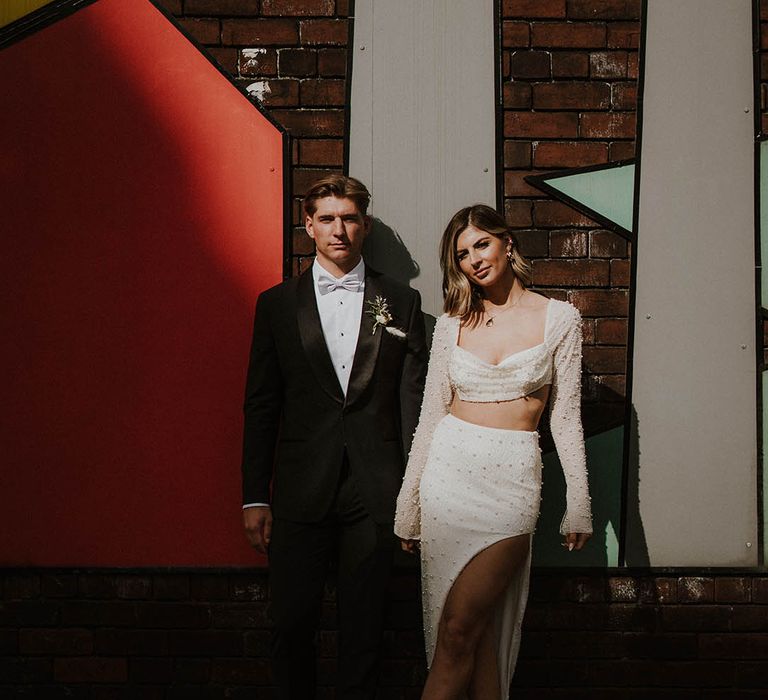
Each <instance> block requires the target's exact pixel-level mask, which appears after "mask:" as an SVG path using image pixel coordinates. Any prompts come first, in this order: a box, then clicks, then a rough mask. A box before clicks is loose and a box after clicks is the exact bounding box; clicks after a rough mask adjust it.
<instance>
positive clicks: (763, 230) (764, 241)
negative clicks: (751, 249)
mask: <svg viewBox="0 0 768 700" xmlns="http://www.w3.org/2000/svg"><path fill="white" fill-rule="evenodd" d="M760 251H761V254H762V256H768V140H762V141H760ZM760 276H761V277H760V290H761V294H760V303H761V304H762V307H763V308H764V309H768V265H766V264H765V263H763V264H761V267H760Z"/></svg>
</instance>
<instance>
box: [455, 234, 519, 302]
mask: <svg viewBox="0 0 768 700" xmlns="http://www.w3.org/2000/svg"><path fill="white" fill-rule="evenodd" d="M510 247H511V243H510V242H509V241H505V240H504V239H502V238H499V237H498V236H494V235H493V234H490V233H486V232H485V231H483V230H481V229H479V228H475V227H474V226H472V225H470V226H467V228H465V229H464V230H463V231H462V232H461V233H460V234H459V235H458V237H457V238H456V259H457V260H458V261H459V267H460V268H461V271H462V272H463V273H464V274H465V275H466V276H467V277H468V278H469V281H470V282H471V283H472V284H476V285H477V286H479V287H491V286H492V285H494V284H496V283H497V282H499V281H500V280H502V279H503V278H504V277H505V276H506V275H514V273H513V272H512V270H511V268H510V267H509V262H508V260H507V251H508V250H509V249H510Z"/></svg>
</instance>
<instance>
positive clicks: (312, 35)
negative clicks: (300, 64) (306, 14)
mask: <svg viewBox="0 0 768 700" xmlns="http://www.w3.org/2000/svg"><path fill="white" fill-rule="evenodd" d="M299 32H300V36H301V43H302V44H310V45H313V46H318V45H339V44H342V45H343V44H346V43H347V35H348V33H349V25H348V24H347V20H344V19H307V20H302V21H301V22H300V23H299Z"/></svg>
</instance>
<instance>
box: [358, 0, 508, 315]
mask: <svg viewBox="0 0 768 700" xmlns="http://www.w3.org/2000/svg"><path fill="white" fill-rule="evenodd" d="M354 21H355V25H354V26H355V42H354V45H353V46H352V51H353V67H352V97H351V118H350V164H349V174H350V175H353V176H355V177H358V178H360V179H361V180H362V181H363V182H365V183H366V184H367V185H368V187H369V188H370V190H371V193H372V202H371V213H372V214H373V215H374V217H376V218H377V219H379V220H380V221H381V223H380V224H377V225H376V227H375V230H374V233H373V234H372V236H371V239H370V241H369V245H368V246H367V247H366V251H365V252H366V259H368V260H369V261H370V262H371V264H372V265H373V266H375V267H378V268H379V269H381V270H382V271H383V272H387V273H389V274H393V275H394V276H396V277H399V278H401V279H404V280H406V281H409V282H410V283H411V285H412V286H413V287H414V288H416V289H418V290H419V291H420V292H421V294H422V297H423V302H424V310H425V311H426V312H427V313H431V314H433V315H438V314H439V313H441V312H442V293H441V291H440V287H441V275H440V266H439V258H438V245H439V240H440V235H441V234H442V231H443V229H444V228H445V225H446V224H447V223H448V221H449V219H450V217H451V216H452V215H453V214H454V213H455V212H456V211H457V210H458V209H460V208H461V207H463V206H466V205H468V204H473V203H475V202H485V203H487V204H490V205H492V206H493V205H495V199H496V172H495V161H496V157H495V148H496V144H495V108H494V100H495V95H494V40H493V37H494V17H493V1H492V0H476V1H474V2H445V0H419V1H418V2H414V1H413V0H357V2H355V20H354ZM411 258H412V260H413V262H412V261H411ZM414 263H415V264H414Z"/></svg>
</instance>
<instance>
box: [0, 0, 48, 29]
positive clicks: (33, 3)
mask: <svg viewBox="0 0 768 700" xmlns="http://www.w3.org/2000/svg"><path fill="white" fill-rule="evenodd" d="M49 2H50V0H5V2H0V27H4V26H5V25H6V24H10V23H11V22H15V21H16V20H17V19H19V17H23V16H24V15H28V14H29V13H30V12H34V11H35V10H39V9H40V8H41V7H42V6H43V5H47V4H48V3H49Z"/></svg>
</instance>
